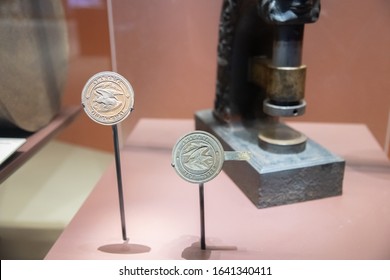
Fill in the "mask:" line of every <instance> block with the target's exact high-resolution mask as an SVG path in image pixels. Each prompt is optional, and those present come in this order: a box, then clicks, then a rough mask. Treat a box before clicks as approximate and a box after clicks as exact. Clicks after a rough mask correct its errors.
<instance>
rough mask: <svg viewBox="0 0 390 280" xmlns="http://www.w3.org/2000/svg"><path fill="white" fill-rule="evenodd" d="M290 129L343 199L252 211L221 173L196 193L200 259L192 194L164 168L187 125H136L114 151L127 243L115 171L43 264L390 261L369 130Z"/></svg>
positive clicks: (377, 155) (384, 174) (385, 206)
mask: <svg viewBox="0 0 390 280" xmlns="http://www.w3.org/2000/svg"><path fill="white" fill-rule="evenodd" d="M289 125H290V126H292V127H294V128H295V129H297V130H300V131H302V132H304V133H305V134H306V135H307V136H308V137H310V138H311V139H313V140H314V141H317V142H318V143H320V144H321V145H323V146H324V147H326V148H327V149H329V150H331V151H332V152H334V153H336V154H338V155H339V156H341V157H343V158H344V159H345V160H346V163H347V164H346V170H345V177H344V186H343V195H342V196H337V197H332V198H325V199H321V200H314V201H309V202H302V203H297V204H292V205H285V206H278V207H273V208H266V209H257V208H256V207H255V206H254V205H253V204H252V203H251V202H250V201H249V200H248V199H247V198H246V197H245V196H244V195H243V193H242V192H241V191H240V190H239V189H238V188H237V187H236V186H235V185H234V184H233V182H232V181H231V180H230V179H229V178H228V177H227V176H226V175H225V174H224V172H221V173H220V174H219V175H218V176H217V177H216V178H215V179H214V180H212V181H210V182H208V183H206V184H205V186H204V188H205V216H206V244H207V250H205V251H202V250H200V247H199V235H200V221H199V193H198V185H196V184H190V183H188V182H186V181H183V180H182V179H181V178H180V177H179V176H178V175H177V174H176V173H175V170H174V169H173V168H172V167H171V165H170V164H171V152H172V147H173V145H174V144H175V143H176V141H177V140H178V138H179V137H181V136H182V135H184V134H185V133H187V132H190V131H193V130H194V122H193V121H192V120H161V119H142V120H141V121H140V122H139V123H138V124H137V126H136V128H135V130H134V131H133V133H132V134H131V135H130V137H129V139H128V141H127V143H126V145H125V147H124V148H123V149H122V150H121V160H122V177H123V186H124V196H125V209H126V223H127V232H128V236H129V238H130V240H129V242H123V241H122V235H121V224H120V215H119V205H118V192H117V185H116V177H115V165H114V162H113V163H112V165H111V166H110V167H109V168H108V170H107V171H106V172H105V173H104V174H103V176H102V177H101V179H100V181H99V183H98V184H97V185H96V187H95V188H94V190H93V191H92V193H91V194H90V196H89V197H88V199H87V200H86V201H85V203H84V204H83V206H82V207H81V209H80V210H79V212H78V213H77V214H76V215H75V217H74V218H73V220H72V221H71V222H70V224H69V225H68V227H67V228H66V229H65V230H64V232H63V233H62V235H61V236H60V237H59V239H58V240H57V242H56V243H55V244H54V246H53V247H52V248H51V250H50V251H49V253H48V254H47V256H46V259H75V260H76V259H140V260H141V259H155V260H158V259H390V162H389V160H388V159H387V157H386V156H385V153H384V152H383V150H382V149H381V148H380V146H379V145H378V144H377V142H376V141H375V139H374V138H373V136H372V135H371V134H370V132H369V131H368V129H367V128H366V127H365V126H364V125H360V124H319V123H289ZM85 168H88V166H86V167H85ZM69 178H70V180H69V183H70V184H71V180H77V178H72V174H69Z"/></svg>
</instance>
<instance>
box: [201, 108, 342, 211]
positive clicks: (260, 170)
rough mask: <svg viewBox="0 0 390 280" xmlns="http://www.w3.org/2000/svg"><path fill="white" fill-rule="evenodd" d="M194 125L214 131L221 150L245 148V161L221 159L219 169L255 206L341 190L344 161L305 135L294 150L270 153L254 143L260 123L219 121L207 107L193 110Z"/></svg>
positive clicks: (315, 196)
mask: <svg viewBox="0 0 390 280" xmlns="http://www.w3.org/2000/svg"><path fill="white" fill-rule="evenodd" d="M195 118H196V129H200V130H205V131H208V132H210V133H212V134H213V135H215V136H216V137H217V138H218V139H219V140H220V141H221V143H222V145H223V146H224V149H225V150H233V151H249V152H251V153H252V157H251V159H250V160H249V161H248V162H233V161H232V162H225V163H224V167H223V170H224V171H225V172H226V174H227V175H228V176H229V177H230V178H231V179H232V180H233V181H234V182H235V184H236V185H237V186H238V187H239V188H240V189H241V190H242V191H243V192H244V193H245V195H246V196H247V197H248V198H249V199H250V200H251V201H252V202H253V203H254V204H255V205H256V207H258V208H266V207H271V206H277V205H284V204H291V203H296V202H302V201H307V200H313V199H320V198H325V197H330V196H336V195H341V194H342V182H343V177H344V166H345V162H344V160H343V159H341V158H340V157H338V156H336V155H334V154H332V153H331V152H329V151H327V150H326V149H324V148H323V147H321V146H320V145H318V144H317V143H316V142H314V141H312V140H310V139H308V141H307V144H306V149H305V150H304V151H303V152H301V153H297V154H273V153H269V152H267V151H264V150H262V149H261V148H260V147H259V146H258V145H257V134H258V131H259V130H260V129H261V126H262V124H261V123H259V122H256V123H252V124H249V123H248V124H245V125H243V124H242V123H237V124H234V125H233V124H230V125H225V124H221V123H220V122H218V121H217V120H215V118H214V117H213V115H212V112H211V110H205V111H200V112H197V113H196V115H195Z"/></svg>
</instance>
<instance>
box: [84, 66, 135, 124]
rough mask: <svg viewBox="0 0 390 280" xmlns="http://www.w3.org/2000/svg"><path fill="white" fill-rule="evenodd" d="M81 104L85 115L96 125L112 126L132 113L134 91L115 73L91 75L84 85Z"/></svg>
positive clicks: (105, 72)
mask: <svg viewBox="0 0 390 280" xmlns="http://www.w3.org/2000/svg"><path fill="white" fill-rule="evenodd" d="M81 103H82V105H83V107H84V111H85V112H86V113H87V115H88V116H89V117H90V118H91V119H92V120H94V121H95V122H97V123H100V124H104V125H114V124H117V123H119V122H121V121H122V120H124V119H125V118H126V117H127V116H128V115H129V114H130V112H131V111H132V109H133V105H134V91H133V88H132V86H131V85H130V83H129V82H128V81H127V80H126V79H125V78H124V77H123V76H121V75H119V74H118V73H115V72H110V71H104V72H100V73H97V74H95V75H93V76H92V77H91V78H90V79H89V80H88V82H87V83H86V84H85V86H84V89H83V91H82V94H81Z"/></svg>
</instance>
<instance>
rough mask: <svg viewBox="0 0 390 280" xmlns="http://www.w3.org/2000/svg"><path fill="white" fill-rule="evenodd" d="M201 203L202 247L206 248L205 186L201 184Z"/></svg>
mask: <svg viewBox="0 0 390 280" xmlns="http://www.w3.org/2000/svg"><path fill="white" fill-rule="evenodd" d="M199 205H200V249H202V250H206V234H205V232H206V231H205V222H204V187H203V183H201V184H199Z"/></svg>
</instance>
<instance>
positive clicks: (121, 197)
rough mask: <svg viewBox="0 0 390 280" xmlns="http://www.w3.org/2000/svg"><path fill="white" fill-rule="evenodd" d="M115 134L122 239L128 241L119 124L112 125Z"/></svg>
mask: <svg viewBox="0 0 390 280" xmlns="http://www.w3.org/2000/svg"><path fill="white" fill-rule="evenodd" d="M112 130H113V134H114V149H115V167H116V178H117V181H118V195H119V210H120V215H121V225H122V239H123V240H124V241H126V240H127V239H128V238H127V234H126V218H125V205H124V200H123V187H122V172H121V160H120V153H119V140H118V127H117V125H116V124H115V125H113V126H112Z"/></svg>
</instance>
